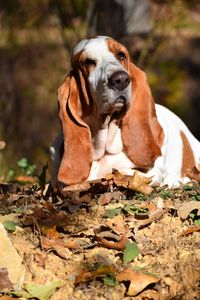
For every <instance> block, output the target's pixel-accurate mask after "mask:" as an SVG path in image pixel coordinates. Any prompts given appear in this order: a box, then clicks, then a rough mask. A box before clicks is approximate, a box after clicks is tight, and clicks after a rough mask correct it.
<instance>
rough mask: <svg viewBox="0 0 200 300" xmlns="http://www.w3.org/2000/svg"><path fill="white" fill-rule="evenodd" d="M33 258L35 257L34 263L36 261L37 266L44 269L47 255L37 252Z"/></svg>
mask: <svg viewBox="0 0 200 300" xmlns="http://www.w3.org/2000/svg"><path fill="white" fill-rule="evenodd" d="M34 257H35V261H36V263H37V265H38V266H39V267H42V268H44V267H45V261H46V259H47V254H46V253H43V252H40V253H39V252H37V253H35V255H34Z"/></svg>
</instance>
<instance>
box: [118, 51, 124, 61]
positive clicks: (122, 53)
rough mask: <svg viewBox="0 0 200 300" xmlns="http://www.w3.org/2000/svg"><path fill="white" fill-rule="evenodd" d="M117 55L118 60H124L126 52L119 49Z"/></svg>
mask: <svg viewBox="0 0 200 300" xmlns="http://www.w3.org/2000/svg"><path fill="white" fill-rule="evenodd" d="M117 56H118V58H119V59H120V60H124V59H125V58H126V54H125V53H124V52H123V51H119V52H118V53H117Z"/></svg>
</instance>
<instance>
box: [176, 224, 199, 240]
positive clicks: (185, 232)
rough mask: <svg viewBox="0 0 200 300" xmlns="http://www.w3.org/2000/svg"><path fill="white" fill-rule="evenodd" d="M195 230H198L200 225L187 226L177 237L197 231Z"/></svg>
mask: <svg viewBox="0 0 200 300" xmlns="http://www.w3.org/2000/svg"><path fill="white" fill-rule="evenodd" d="M197 231H200V226H195V227H191V228H188V229H186V230H185V231H183V232H181V233H179V235H178V237H181V236H186V235H189V234H191V233H193V232H197Z"/></svg>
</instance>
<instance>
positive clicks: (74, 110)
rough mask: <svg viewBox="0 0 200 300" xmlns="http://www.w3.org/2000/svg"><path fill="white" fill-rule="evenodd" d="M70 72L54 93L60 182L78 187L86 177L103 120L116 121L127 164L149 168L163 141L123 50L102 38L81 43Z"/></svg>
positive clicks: (139, 75)
mask: <svg viewBox="0 0 200 300" xmlns="http://www.w3.org/2000/svg"><path fill="white" fill-rule="evenodd" d="M71 65H72V69H71V71H70V73H69V75H68V76H67V78H66V79H65V80H64V82H63V84H62V85H61V87H60V88H59V91H58V100H59V117H60V121H61V125H62V131H63V137H64V154H63V157H62V160H61V165H60V168H59V172H58V181H60V182H63V183H64V184H73V183H78V182H82V181H84V180H85V179H87V177H88V176H89V172H90V168H91V164H92V157H93V148H92V138H93V137H94V136H95V134H97V132H98V130H99V128H100V126H101V120H102V119H103V118H102V116H105V115H110V116H111V118H112V119H113V118H114V119H117V120H118V123H119V126H120V127H121V132H122V140H123V144H124V148H125V151H126V152H127V155H128V156H129V158H130V159H131V160H132V161H133V162H134V163H135V164H136V165H138V166H141V167H147V166H150V165H152V163H153V162H154V160H155V158H156V157H158V156H159V155H160V148H159V146H158V144H159V140H160V139H161V138H160V136H161V135H162V133H161V130H160V126H159V124H158V122H157V118H156V113H155V106H154V101H153V98H152V96H151V92H150V88H149V86H148V84H147V80H146V76H145V73H144V72H142V71H141V70H140V69H139V68H137V67H136V66H135V65H134V64H132V63H131V61H130V57H129V54H128V51H127V49H126V48H125V47H124V46H123V45H122V44H120V43H118V42H117V41H115V40H113V39H111V38H109V37H104V36H99V37H96V38H91V39H85V40H82V41H81V42H80V43H78V45H77V46H76V47H75V48H74V51H73V54H72V61H71Z"/></svg>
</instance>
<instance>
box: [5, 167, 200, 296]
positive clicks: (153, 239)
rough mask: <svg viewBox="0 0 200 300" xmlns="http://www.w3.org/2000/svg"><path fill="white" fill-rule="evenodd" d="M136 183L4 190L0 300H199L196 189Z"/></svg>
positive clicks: (199, 204) (199, 188) (199, 203)
mask: <svg viewBox="0 0 200 300" xmlns="http://www.w3.org/2000/svg"><path fill="white" fill-rule="evenodd" d="M131 180H132V179H131ZM134 180H136V182H133V181H130V178H128V179H127V177H125V176H121V175H120V174H119V173H115V174H113V175H110V177H108V178H106V179H105V180H101V181H97V182H93V183H90V184H86V185H85V184H83V185H79V186H75V187H71V188H70V189H69V188H68V189H67V190H65V191H62V193H60V192H52V191H51V190H50V188H49V185H48V184H46V185H43V186H42V187H41V185H40V184H32V185H28V186H27V185H19V184H16V183H14V184H1V185H0V191H1V192H0V243H1V247H0V265H1V267H0V299H1V300H9V299H13V298H16V297H17V298H19V299H28V298H29V299H32V298H33V299H39V300H45V299H46V300H47V299H51V300H63V299H65V300H68V299H69V300H76V299H81V300H85V299H91V300H95V299H98V300H99V299H101V300H104V299H109V300H117V299H119V300H121V299H137V300H142V299H145V300H150V299H155V300H156V299H160V300H161V299H163V300H165V299H184V300H194V299H200V216H199V215H200V185H199V184H198V183H195V182H193V183H191V184H188V185H185V186H182V187H180V188H178V189H173V190H171V189H168V188H166V187H162V188H154V189H152V188H150V187H149V186H148V184H147V183H146V182H142V183H141V182H138V179H137V178H136V179H134ZM127 182H128V183H127ZM134 184H135V185H134ZM138 186H139V188H138ZM141 191H142V192H141ZM16 250H17V251H16Z"/></svg>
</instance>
